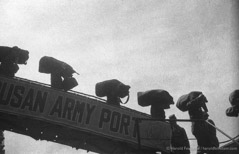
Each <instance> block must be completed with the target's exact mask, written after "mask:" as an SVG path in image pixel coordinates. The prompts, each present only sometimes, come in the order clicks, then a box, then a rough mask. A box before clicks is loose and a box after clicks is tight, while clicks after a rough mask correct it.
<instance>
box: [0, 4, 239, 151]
mask: <svg viewBox="0 0 239 154" xmlns="http://www.w3.org/2000/svg"><path fill="white" fill-rule="evenodd" d="M238 6H239V5H238V2H237V1H236V0H183V1H182V0H87V1H79V0H50V1H49V0H28V1H27V0H21V1H17V0H15V1H14V0H0V19H1V20H0V46H10V47H12V46H18V47H20V48H23V49H26V50H29V52H30V59H29V61H28V64H27V65H26V66H25V65H24V66H20V70H19V72H18V73H17V74H16V75H17V76H19V77H23V78H27V79H30V80H35V81H39V82H43V83H50V76H49V75H47V74H40V73H39V72H38V62H39V59H40V58H41V57H42V56H53V57H55V58H57V59H59V60H62V61H64V62H66V63H68V64H70V65H71V66H73V68H74V69H75V70H76V71H77V72H79V73H80V75H75V77H76V79H77V81H78V83H79V85H78V86H77V87H76V88H74V90H76V91H80V92H83V93H87V94H92V95H95V91H94V89H95V84H96V83H97V82H100V81H103V80H108V79H113V78H116V79H118V80H120V81H122V82H123V83H125V84H128V85H130V86H131V89H130V95H131V98H130V101H129V102H128V104H126V105H125V106H126V107H129V108H133V109H136V110H139V111H141V112H145V113H149V108H148V107H140V106H139V105H138V104H137V92H138V91H146V90H150V89H165V90H167V91H168V92H169V93H170V94H171V95H172V96H173V98H174V101H175V102H176V101H177V100H178V98H179V97H180V96H181V95H183V94H186V93H189V92H190V91H193V90H198V91H202V92H203V93H204V94H205V96H206V97H207V99H208V101H209V102H208V104H207V105H208V109H209V115H210V118H211V119H213V120H214V122H215V124H216V126H217V127H219V128H220V129H221V130H223V131H225V132H226V133H227V134H228V135H230V136H232V137H234V136H236V135H238V125H239V123H238V118H229V117H227V116H226V115H225V110H226V108H227V107H229V106H230V105H229V101H228V96H229V94H230V93H231V92H232V91H233V90H235V89H239V88H238V87H239V81H238V76H239V70H238V64H239V58H238V56H239V55H238V50H239V46H238V44H239V43H238V40H239V37H238V31H237V27H238V19H237V15H236V14H238V9H239V8H238ZM171 114H176V116H177V117H178V118H180V119H188V118H189V116H188V114H187V113H186V112H185V113H183V112H181V111H179V110H178V109H177V108H176V107H175V105H174V106H171V108H170V109H168V110H166V115H167V117H168V116H169V115H171ZM179 125H181V126H183V127H184V128H185V129H186V131H187V134H188V136H189V138H194V136H193V135H192V133H191V124H190V123H187V124H186V123H179ZM217 135H218V138H219V141H224V140H227V139H228V138H226V137H225V136H223V135H221V133H220V132H217ZM5 137H6V139H5V145H6V147H5V149H6V152H7V153H9V154H12V153H13V154H14V153H19V154H49V153H51V154H54V153H55V154H64V153H71V154H76V153H77V154H79V153H82V154H84V153H86V152H85V151H82V150H75V149H72V148H71V147H68V146H64V145H59V144H54V143H51V142H46V141H35V140H34V139H31V138H30V137H25V136H22V135H17V134H14V133H10V132H5ZM190 143H191V147H192V148H196V143H195V141H191V142H190Z"/></svg>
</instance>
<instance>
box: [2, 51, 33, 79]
mask: <svg viewBox="0 0 239 154" xmlns="http://www.w3.org/2000/svg"><path fill="white" fill-rule="evenodd" d="M28 59H29V52H28V51H27V50H23V49H20V48H18V47H17V46H15V47H12V48H11V47H5V46H0V74H1V75H5V76H9V77H14V76H15V74H16V73H17V71H18V70H19V67H18V64H25V65H26V64H27V60H28Z"/></svg>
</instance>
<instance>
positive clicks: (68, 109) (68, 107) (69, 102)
mask: <svg viewBox="0 0 239 154" xmlns="http://www.w3.org/2000/svg"><path fill="white" fill-rule="evenodd" d="M74 107H75V100H74V99H71V98H66V102H65V106H64V109H63V115H62V118H65V117H66V114H67V119H68V120H71V114H72V111H73V109H74Z"/></svg>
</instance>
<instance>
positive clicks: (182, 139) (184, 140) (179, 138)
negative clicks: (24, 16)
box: [169, 114, 190, 154]
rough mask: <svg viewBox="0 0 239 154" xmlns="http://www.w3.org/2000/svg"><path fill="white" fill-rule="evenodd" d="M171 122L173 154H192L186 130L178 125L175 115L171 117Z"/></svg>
mask: <svg viewBox="0 0 239 154" xmlns="http://www.w3.org/2000/svg"><path fill="white" fill-rule="evenodd" d="M169 120H171V121H170V125H171V129H172V136H171V146H172V148H171V150H172V152H171V153H172V154H190V144H189V141H188V136H187V134H186V131H185V129H184V128H182V127H180V126H179V125H178V124H177V121H176V120H177V118H176V116H175V115H174V114H173V115H170V116H169Z"/></svg>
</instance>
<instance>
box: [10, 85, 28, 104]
mask: <svg viewBox="0 0 239 154" xmlns="http://www.w3.org/2000/svg"><path fill="white" fill-rule="evenodd" d="M24 92H25V87H23V86H15V88H14V92H13V96H15V98H16V99H14V98H12V99H11V102H10V105H11V106H12V107H15V108H19V107H20V106H21V104H22V99H23V98H22V97H23V94H24Z"/></svg>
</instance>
